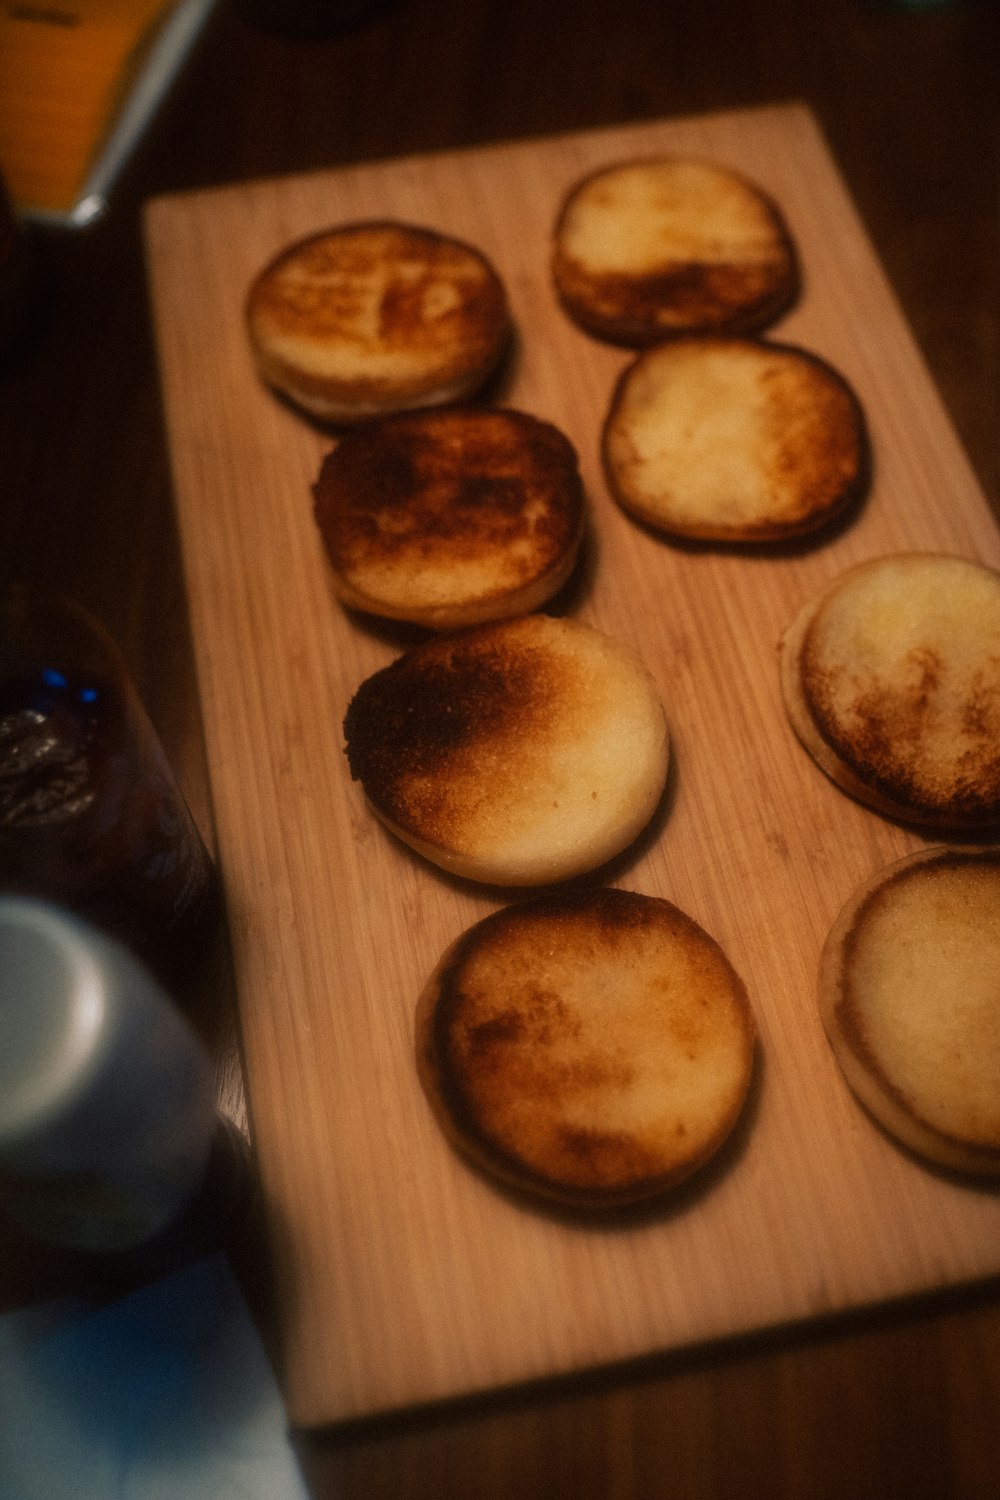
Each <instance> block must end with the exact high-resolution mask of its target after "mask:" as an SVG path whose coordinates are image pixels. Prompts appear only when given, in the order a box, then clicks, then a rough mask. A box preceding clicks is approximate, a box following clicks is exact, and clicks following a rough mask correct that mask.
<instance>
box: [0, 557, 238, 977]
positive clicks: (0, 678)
mask: <svg viewBox="0 0 1000 1500" xmlns="http://www.w3.org/2000/svg"><path fill="white" fill-rule="evenodd" d="M2 891H6V892H13V893H20V894H25V895H34V896H37V897H40V898H42V899H45V900H49V901H53V902H56V903H58V904H60V905H63V906H66V907H69V908H71V909H72V910H74V911H75V912H77V913H78V914H79V915H81V916H83V917H85V918H86V919H87V920H88V921H90V922H93V923H95V924H96V925H97V926H99V927H102V928H104V929H105V930H106V931H108V932H110V933H112V934H113V935H114V936H116V937H118V938H120V939H121V940H122V941H123V942H125V943H126V944H127V945H128V946H129V947H130V948H131V949H132V950H133V951H134V952H136V953H137V954H138V955H139V956H140V957H141V958H142V959H143V960H144V961H145V962H146V963H147V964H148V965H149V966H150V968H152V969H153V970H154V971H155V972H156V973H157V974H158V975H159V976H160V978H161V979H165V980H167V981H176V980H179V979H180V978H181V977H182V976H183V975H184V974H185V973H186V972H187V970H188V969H189V968H190V967H192V966H193V964H194V962H195V960H196V959H197V958H198V957H199V956H200V954H201V952H202V950H203V949H204V947H205V946H206V944H207V941H208V939H209V937H210V936H211V934H212V932H213V930H214V928H215V925H216V921H217V918H218V915H219V905H220V903H219V891H218V881H217V876H216V871H215V868H214V865H213V863H212V861H211V858H210V856H209V854H208V851H207V850H206V848H205V844H204V842H203V840H202V838H201V835H200V833H199V832H198V829H197V827H196V825H195V822H194V819H193V818H192V816H191V813H190V811H189V809H188V807H187V804H186V803H185V801H184V798H183V796H182V794H181V792H180V789H179V787H178V786H177V783H176V781H175V779H174V776H173V774H172V772H171V770H170V767H169V765H168V764H167V760H166V757H165V755H164V752H163V749H162V747H161V745H160V742H159V740H158V738H157V736H156V733H155V731H154V729H153V727H152V725H151V724H150V722H149V719H148V716H147V715H146V712H145V710H144V708H143V706H142V704H141V702H140V700H139V697H138V695H137V693H136V690H135V687H134V685H133V684H132V682H131V681H130V679H129V676H128V673H127V671H126V668H125V665H124V662H123V660H122V658H121V655H120V653H119V651H118V649H117V647H116V646H115V645H114V643H113V641H112V640H111V639H110V637H109V636H108V634H107V632H106V631H105V630H104V629H103V627H101V626H100V625H99V624H98V623H97V621H96V620H94V619H93V618H92V617H91V616H90V615H89V614H87V613H86V612H85V611H84V610H83V609H81V608H80V607H79V606H78V605H75V604H74V603H72V602H71V601H68V600H60V599H52V598H49V597H45V596H40V595H39V594H37V593H35V592H33V591H32V590H30V589H28V588H26V587H23V586H17V585H16V586H14V587H13V588H10V589H8V590H7V591H6V592H5V594H4V595H3V597H2V599H0V892H2Z"/></svg>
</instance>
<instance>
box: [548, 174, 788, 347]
mask: <svg viewBox="0 0 1000 1500" xmlns="http://www.w3.org/2000/svg"><path fill="white" fill-rule="evenodd" d="M552 275H553V280H554V282H555V287H556V291H557V293H558V295H559V298H560V300H561V302H562V304H563V306H564V307H565V309H566V311H567V312H568V313H569V315H570V316H571V317H572V318H573V319H574V320H575V321H576V322H577V323H579V324H580V326H581V327H582V328H584V329H585V330H586V331H587V332H588V333H592V334H594V335H595V336H596V337H598V338H602V339H607V340H610V341H611V342H612V343H617V344H625V345H627V346H629V347H631V348H642V347H643V346H644V345H647V344H653V343H658V342H659V341H660V340H661V339H663V338H665V337H669V336H672V335H674V334H678V333H690V332H697V331H711V332H720V333H752V332H755V331H757V330H759V329H761V328H763V327H765V325H766V324H768V323H770V322H772V321H773V320H774V319H775V318H777V317H778V316H779V314H781V313H782V312H784V311H785V310H786V308H788V307H789V306H790V305H791V303H792V302H793V301H794V300H795V297H796V295H797V294H798V289H799V273H798V267H797V262H796V257H795V253H794V249H793V246H792V241H791V237H790V235H789V233H788V229H787V227H786V225H785V222H784V219H783V218H782V215H781V213H780V212H779V210H778V208H777V206H776V205H775V204H774V203H773V202H772V201H771V199H770V198H769V197H768V195H767V194H766V193H764V192H763V191H762V190H761V189H760V188H759V187H757V185H756V184H754V183H751V182H748V181H747V180H746V179H745V178H743V177H741V176H739V175H738V174H737V173H735V172H732V171H729V170H728V169H726V168H724V167H719V166H715V165H713V164H712V163H710V162H704V161H689V160H684V159H681V158H678V157H661V158H656V159H651V160H642V161H624V162H619V163H616V164H614V165H612V166H609V167H605V168H602V169H601V170H599V171H596V172H594V173H592V174H591V175H590V176H588V177H585V178H584V179H583V180H582V181H581V182H579V183H577V184H576V185H575V186H574V187H573V189H572V190H571V192H570V193H569V195H568V196H567V198H566V201H565V203H564V204H563V207H562V210H561V212H560V214H559V216H558V219H557V221H556V227H555V233H554V237H553V246H552Z"/></svg>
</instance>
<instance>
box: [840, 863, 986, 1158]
mask: <svg viewBox="0 0 1000 1500" xmlns="http://www.w3.org/2000/svg"><path fill="white" fill-rule="evenodd" d="M819 995H820V1007H821V1011H822V1015H823V1022H824V1025H825V1026H826V1030H827V1034H828V1036H829V1038H830V1044H831V1046H832V1047H833V1051H834V1054H835V1056H836V1058H837V1060H838V1062H839V1063H840V1066H841V1068H842V1070H843V1072H844V1076H845V1077H846V1079H847V1081H848V1083H849V1084H850V1086H851V1088H852V1089H853V1090H854V1092H855V1094H856V1095H857V1096H858V1098H859V1099H860V1100H861V1102H862V1103H863V1104H864V1105H865V1106H866V1107H867V1108H868V1109H869V1110H870V1111H871V1113H872V1114H873V1115H874V1116H875V1118H876V1119H877V1120H878V1121H879V1122H880V1123H881V1124H882V1125H883V1126H884V1127H885V1129H886V1130H888V1131H889V1132H890V1134H892V1135H893V1136H895V1137H896V1138H897V1140H900V1141H902V1142H903V1144H904V1145H906V1146H908V1147H910V1149H911V1150H913V1151H915V1152H917V1153H918V1154H919V1155H920V1156H922V1157H925V1158H926V1159H927V1160H929V1161H931V1162H934V1163H935V1164H937V1165H940V1166H945V1167H951V1168H954V1169H957V1170H959V1171H962V1172H972V1173H977V1174H982V1175H992V1176H996V1175H998V1174H1000V852H998V851H997V850H987V851H973V850H959V849H946V848H945V849H922V850H921V851H920V852H919V853H917V854H913V855H910V856H908V857H907V858H906V859H902V860H899V861H897V862H896V863H895V864H892V865H890V866H889V867H888V868H887V869H884V870H881V871H879V872H878V873H877V874H876V875H875V876H874V877H873V878H872V879H871V880H870V881H868V882H867V883H866V884H865V885H864V886H862V887H861V889H860V890H858V891H857V892H856V893H855V894H854V895H853V896H852V897H851V899H850V901H848V903H847V905H846V906H845V907H844V909H843V911H842V912H841V914H840V916H839V917H838V919H837V921H836V923H835V924H834V926H833V928H832V929H831V931H830V935H829V937H828V938H827V941H826V944H825V947H824V950H823V957H822V963H821V968H820V985H819Z"/></svg>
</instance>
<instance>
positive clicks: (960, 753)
mask: <svg viewBox="0 0 1000 1500" xmlns="http://www.w3.org/2000/svg"><path fill="white" fill-rule="evenodd" d="M781 683H782V691H783V696H784V702H785V708H786V711H787V714H788V717H789V720H790V722H791V725H792V727H793V729H794V730H795V732H796V734H797V735H798V737H799V739H800V740H801V742H802V744H803V745H804V746H805V748H806V749H807V750H808V751H809V753H810V754H811V755H812V756H813V758H814V759H815V761H816V762H817V764H818V765H819V766H821V767H822V769H823V770H824V771H826V773H827V774H828V775H829V776H830V777H831V778H832V779H833V780H834V781H835V782H836V783H837V784H838V785H839V786H840V787H841V788H842V789H843V790H844V791H846V792H848V793H850V795H851V796H853V797H856V798H857V799H858V800H859V801H861V802H865V803H867V804H868V805H869V806H871V807H873V808H875V809H876V810H877V811H879V812H881V813H884V814H886V815H888V816H890V817H895V818H898V819H901V820H903V821H905V822H909V823H914V824H917V825H921V826H928V827H938V828H953V829H985V828H988V827H993V826H995V825H996V824H997V823H998V822H1000V573H997V572H995V571H994V570H993V569H992V568H988V567H986V566H984V565H983V564H982V563H978V562H974V561H971V560H969V559H966V558H961V557H952V556H948V555H946V554H941V553H900V554H894V555H890V556H886V557H879V558H873V559H870V560H869V561H867V562H863V563H860V564H858V565H857V566H856V567H853V568H851V569H849V570H847V571H846V572H845V573H842V574H840V575H839V576H838V577H836V578H835V579H834V580H833V581H832V582H831V583H830V584H829V585H828V586H827V587H826V588H825V589H824V590H823V591H822V592H821V593H820V594H819V595H817V596H816V597H814V598H812V599H811V600H809V601H807V603H806V604H805V605H804V606H803V607H802V609H801V610H800V612H799V614H798V615H797V616H796V618H795V619H794V620H793V621H792V624H791V625H790V626H789V627H788V629H787V630H786V632H785V634H784V636H783V639H782V642H781Z"/></svg>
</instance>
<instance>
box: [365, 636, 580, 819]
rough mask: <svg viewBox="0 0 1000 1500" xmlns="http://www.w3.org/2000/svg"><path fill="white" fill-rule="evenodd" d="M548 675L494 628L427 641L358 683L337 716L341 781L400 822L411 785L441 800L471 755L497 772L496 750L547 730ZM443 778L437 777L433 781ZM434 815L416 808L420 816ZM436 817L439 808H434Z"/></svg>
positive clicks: (544, 660)
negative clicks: (419, 784) (351, 782)
mask: <svg viewBox="0 0 1000 1500" xmlns="http://www.w3.org/2000/svg"><path fill="white" fill-rule="evenodd" d="M555 670H556V668H555V667H554V665H553V662H552V659H551V656H550V655H549V654H548V653H547V652H546V651H545V649H544V646H543V647H542V648H540V649H533V648H532V646H531V645H530V643H525V642H523V641H520V640H518V639H517V635H516V627H515V631H514V633H513V634H511V633H509V632H506V631H505V630H504V628H503V627H502V626H501V627H492V626H485V627H481V628H476V629H471V630H467V631H462V632H459V633H457V634H455V635H453V636H450V637H446V638H439V639H436V640H433V641H431V642H428V644H427V645H426V646H422V647H417V648H416V649H415V650H413V651H410V652H407V653H405V654H404V655H403V656H402V657H399V658H397V660H396V661H395V662H393V663H391V664H390V665H389V666H388V667H384V668H383V669H382V670H381V671H379V672H376V673H375V674H374V675H373V676H371V677H369V678H368V679H367V680H366V681H365V682H363V683H362V684H361V686H360V687H359V689H358V691H357V692H356V693H355V695H354V697H353V699H352V700H351V702H350V704H349V706H348V709H347V713H346V715H345V718H344V737H345V742H346V743H345V750H346V754H347V759H348V764H349V766H350V770H351V775H352V776H353V777H354V778H355V780H358V781H360V782H361V783H362V785H363V786H364V789H365V792H366V794H367V795H368V796H369V797H370V798H371V800H372V801H373V802H374V803H375V804H376V805H377V806H379V807H381V808H382V809H383V811H384V812H385V813H386V814H387V815H388V816H389V817H393V818H395V819H396V821H398V822H400V823H401V824H403V823H406V822H407V821H408V820H409V819H410V817H411V815H412V814H413V812H414V806H413V798H414V797H415V796H416V795H417V794H416V792H415V790H414V782H415V779H416V778H426V781H427V783H428V786H427V790H426V795H427V796H429V797H431V798H435V797H436V798H439V799H440V798H447V796H448V795H449V786H448V776H447V773H448V772H449V769H450V768H454V767H455V766H456V765H457V762H458V759H459V757H461V756H462V754H463V753H466V752H469V753H471V752H472V751H474V750H478V751H479V752H480V757H481V759H480V774H483V765H482V757H485V758H487V759H489V761H490V763H491V764H492V763H493V762H494V761H495V762H496V772H497V774H499V770H500V768H501V765H502V757H503V746H504V745H510V744H512V743H516V742H517V741H518V739H519V738H520V737H521V736H527V735H529V734H530V733H531V732H532V731H533V730H537V729H538V727H539V726H542V725H544V724H545V723H546V722H547V719H548V716H549V714H550V713H551V703H552V700H553V697H557V696H558V694H557V693H556V692H555V681H554V677H553V673H554V671H555ZM442 773H443V774H442ZM433 811H434V810H433V809H431V808H428V807H422V808H421V809H420V812H421V815H422V816H424V815H427V814H428V813H429V812H433ZM438 812H440V809H438Z"/></svg>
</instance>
